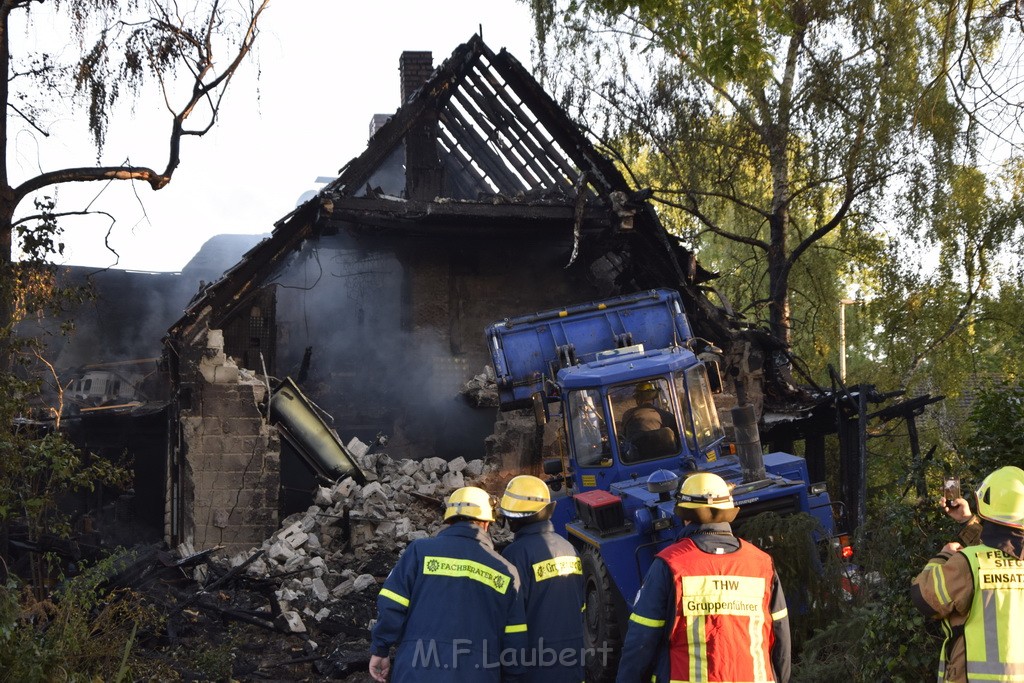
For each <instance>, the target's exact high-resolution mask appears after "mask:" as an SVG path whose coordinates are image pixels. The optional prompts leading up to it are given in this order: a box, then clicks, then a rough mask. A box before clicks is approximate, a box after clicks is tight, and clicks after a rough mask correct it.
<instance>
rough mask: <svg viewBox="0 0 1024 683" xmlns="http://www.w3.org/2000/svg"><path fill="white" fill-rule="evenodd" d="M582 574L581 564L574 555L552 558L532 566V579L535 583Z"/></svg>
mask: <svg viewBox="0 0 1024 683" xmlns="http://www.w3.org/2000/svg"><path fill="white" fill-rule="evenodd" d="M582 573H583V563H582V562H581V561H580V558H578V557H576V556H575V555H565V556H562V557H552V558H551V559H550V560H544V561H543V562H537V563H536V564H534V565H533V578H534V580H536V581H544V580H546V579H554V578H556V577H559V576H571V575H573V574H582Z"/></svg>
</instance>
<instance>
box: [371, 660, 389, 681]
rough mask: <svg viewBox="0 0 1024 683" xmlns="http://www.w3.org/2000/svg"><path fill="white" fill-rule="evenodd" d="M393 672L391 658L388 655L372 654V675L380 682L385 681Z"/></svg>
mask: <svg viewBox="0 0 1024 683" xmlns="http://www.w3.org/2000/svg"><path fill="white" fill-rule="evenodd" d="M390 672H391V660H390V659H388V658H387V657H378V656H377V655H370V676H371V677H372V678H373V680H375V681H377V682H378V683H385V681H387V680H388V674H389V673H390Z"/></svg>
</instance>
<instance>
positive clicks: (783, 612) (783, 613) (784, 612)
mask: <svg viewBox="0 0 1024 683" xmlns="http://www.w3.org/2000/svg"><path fill="white" fill-rule="evenodd" d="M788 616H789V610H788V609H786V608H782V609H780V610H779V611H778V612H772V621H782V620H783V619H785V618H786V617H788Z"/></svg>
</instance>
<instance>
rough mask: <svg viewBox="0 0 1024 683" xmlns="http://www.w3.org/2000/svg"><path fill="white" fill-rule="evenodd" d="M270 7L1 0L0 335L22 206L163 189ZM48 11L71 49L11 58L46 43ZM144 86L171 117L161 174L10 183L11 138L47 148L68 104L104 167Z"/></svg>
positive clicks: (25, 213)
mask: <svg viewBox="0 0 1024 683" xmlns="http://www.w3.org/2000/svg"><path fill="white" fill-rule="evenodd" d="M268 4H269V0H259V1H257V0H242V1H241V2H237V3H225V2H223V1H222V0H209V1H208V2H205V3H198V4H196V3H187V5H188V6H187V7H186V6H182V5H180V4H179V3H176V2H169V1H167V0H51V1H50V2H42V1H40V0H0V72H2V73H3V75H4V77H3V78H0V106H3V107H4V110H5V112H6V115H5V116H4V117H3V118H0V149H2V150H3V152H4V160H3V161H2V162H0V282H2V284H4V285H5V289H4V291H2V292H0V295H2V297H0V327H4V326H9V324H10V323H11V321H12V314H13V309H12V306H13V303H12V299H13V297H14V296H15V294H14V292H13V288H12V285H13V281H14V280H15V279H16V278H15V276H14V275H13V274H12V273H11V264H12V263H13V261H14V251H13V250H14V248H15V246H17V245H16V242H15V238H16V237H17V236H18V231H19V230H21V228H22V226H24V225H25V224H31V223H33V222H36V221H38V220H39V218H40V214H39V212H33V211H32V210H31V208H30V207H29V208H28V210H26V207H25V206H24V205H25V204H26V200H27V199H29V198H31V197H33V196H36V194H37V193H39V192H40V191H45V190H48V189H52V188H53V187H54V186H58V185H61V184H64V183H82V182H109V181H112V180H129V181H142V182H145V183H147V184H148V185H149V186H150V187H151V188H152V189H154V190H159V189H161V188H163V187H165V186H166V185H167V184H168V183H169V182H170V181H171V178H172V176H173V174H174V171H175V169H177V168H178V165H179V163H180V162H181V144H182V141H183V140H184V139H186V138H189V137H201V136H202V135H204V134H206V133H207V132H208V131H209V130H210V129H211V128H212V127H213V125H214V123H215V122H216V121H217V117H218V113H219V110H220V105H221V101H222V98H223V96H224V93H225V91H226V89H227V87H228V84H229V83H230V82H231V79H232V78H233V76H234V75H235V73H236V72H237V71H238V69H239V67H240V66H241V65H242V64H243V62H244V61H245V59H246V57H247V56H248V55H249V53H250V51H251V50H252V49H253V46H254V43H255V40H256V38H257V35H258V21H259V19H260V17H261V15H262V14H263V11H264V10H265V9H266V7H267V5H268ZM54 13H62V14H63V15H66V16H67V17H69V18H70V19H71V25H72V26H73V30H74V32H75V35H73V36H71V38H72V40H71V41H70V42H68V41H66V40H54V41H52V44H53V50H52V51H49V52H41V51H38V49H31V48H30V49H29V50H27V51H21V52H19V51H17V50H16V47H17V45H18V41H17V36H18V35H19V33H20V32H22V31H24V33H25V35H27V36H45V35H49V34H51V32H52V28H51V25H52V22H53V17H54ZM24 42H25V43H26V44H27V45H33V44H35V45H38V44H39V43H38V42H35V41H28V40H26V41H24ZM69 47H70V48H71V49H70V50H69ZM76 47H77V48H78V49H79V51H78V52H76V51H75V49H74V48H76ZM68 55H70V59H68V60H67V61H64V60H65V59H67V56H68ZM151 83H152V84H155V85H156V86H157V88H156V89H155V90H153V91H152V95H153V96H155V97H162V98H163V101H164V103H165V105H166V108H167V111H168V115H169V122H168V123H169V125H168V129H167V131H166V135H167V143H168V153H167V159H166V161H165V163H164V166H163V170H154V169H152V168H149V167H146V166H137V165H132V164H120V165H102V164H99V165H89V164H84V165H81V166H71V167H67V168H55V169H48V170H44V169H40V171H39V172H38V173H36V174H34V175H31V176H30V177H24V178H16V177H13V176H14V174H13V173H12V166H11V163H10V159H11V158H12V155H11V151H10V150H9V149H8V146H9V142H10V139H11V136H12V135H13V134H14V133H15V132H17V131H25V132H27V133H29V134H33V135H35V137H36V139H37V140H39V141H45V140H46V139H47V138H48V137H49V133H48V130H47V129H48V128H49V127H50V126H51V125H52V124H53V122H54V121H55V120H57V119H58V118H61V117H65V116H67V113H66V110H65V109H64V108H63V106H66V105H67V104H71V105H72V106H73V111H74V112H76V113H79V114H80V115H81V116H82V117H84V118H85V119H86V121H87V124H88V128H89V130H90V132H91V134H92V136H93V141H94V143H95V146H96V150H97V153H98V157H99V155H100V154H101V153H102V149H103V145H104V142H105V141H106V137H107V133H108V129H109V125H110V123H111V116H112V114H113V113H114V112H115V111H117V108H118V105H119V104H120V103H121V102H122V101H123V100H125V99H126V98H128V99H130V98H133V97H141V96H142V95H144V94H146V93H147V92H150V91H149V90H148V89H147V86H149V85H150V84H151ZM58 104H59V105H61V106H58ZM51 194H52V192H51ZM82 213H84V212H83V211H80V210H73V211H66V212H57V213H56V214H55V215H56V216H58V217H61V216H70V215H76V214H82ZM9 332H10V331H9V330H8V335H9Z"/></svg>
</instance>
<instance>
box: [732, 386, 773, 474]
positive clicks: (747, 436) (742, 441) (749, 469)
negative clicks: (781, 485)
mask: <svg viewBox="0 0 1024 683" xmlns="http://www.w3.org/2000/svg"><path fill="white" fill-rule="evenodd" d="M736 400H737V401H738V405H736V406H735V407H734V408H732V409H731V410H730V413H731V414H732V428H733V438H734V439H735V442H736V455H738V456H739V459H740V469H741V470H742V472H743V483H744V484H749V483H751V482H755V481H762V480H764V479H767V476H768V475H767V474H766V473H765V470H764V453H763V452H762V451H761V434H760V432H759V431H758V429H757V415H755V414H754V406H752V405H749V404H748V403H747V394H746V390H745V389H744V387H743V384H742V382H736Z"/></svg>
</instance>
